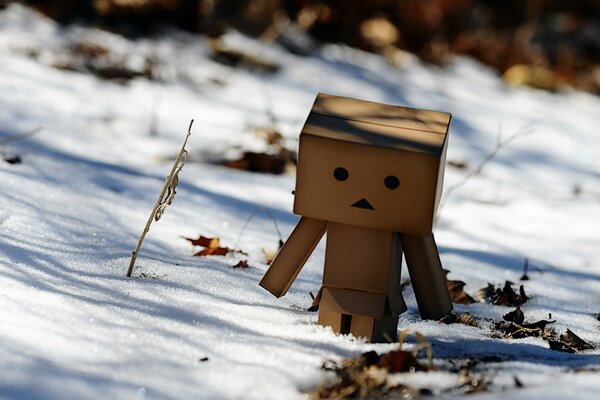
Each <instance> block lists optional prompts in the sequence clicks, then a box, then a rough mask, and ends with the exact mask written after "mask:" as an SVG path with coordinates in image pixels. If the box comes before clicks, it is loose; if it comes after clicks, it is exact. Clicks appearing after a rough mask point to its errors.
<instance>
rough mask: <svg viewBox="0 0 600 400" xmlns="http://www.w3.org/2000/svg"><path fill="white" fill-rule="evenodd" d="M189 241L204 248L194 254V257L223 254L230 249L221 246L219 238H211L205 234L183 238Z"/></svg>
mask: <svg viewBox="0 0 600 400" xmlns="http://www.w3.org/2000/svg"><path fill="white" fill-rule="evenodd" d="M184 239H185V240H187V241H189V242H191V243H192V244H193V245H194V246H202V247H204V249H202V250H200V251H199V252H198V253H196V254H194V256H196V257H205V256H224V255H227V254H228V253H229V252H230V251H231V249H230V248H228V247H221V240H220V239H219V238H217V237H215V238H211V237H207V236H199V237H198V239H191V238H187V237H186V238H184Z"/></svg>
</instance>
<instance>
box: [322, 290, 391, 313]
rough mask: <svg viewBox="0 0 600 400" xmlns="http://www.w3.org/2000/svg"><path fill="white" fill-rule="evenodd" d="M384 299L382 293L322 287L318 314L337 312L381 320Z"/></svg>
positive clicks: (384, 296)
mask: <svg viewBox="0 0 600 400" xmlns="http://www.w3.org/2000/svg"><path fill="white" fill-rule="evenodd" d="M386 297H387V296H386V295H385V294H384V293H371V292H365V291H363V290H352V289H338V288H328V287H323V295H322V297H321V302H320V303H319V312H321V311H323V312H338V313H341V314H350V315H364V316H368V317H374V318H381V317H383V313H384V311H385V301H386Z"/></svg>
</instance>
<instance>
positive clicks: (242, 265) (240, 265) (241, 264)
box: [231, 260, 250, 269]
mask: <svg viewBox="0 0 600 400" xmlns="http://www.w3.org/2000/svg"><path fill="white" fill-rule="evenodd" d="M249 267H250V266H249V265H248V260H241V261H240V262H239V263H237V264H235V265H234V266H233V267H231V268H233V269H236V268H241V269H248V268H249Z"/></svg>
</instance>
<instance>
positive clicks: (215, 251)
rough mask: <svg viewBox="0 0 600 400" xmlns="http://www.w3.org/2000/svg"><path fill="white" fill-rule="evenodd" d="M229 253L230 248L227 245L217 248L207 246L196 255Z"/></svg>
mask: <svg viewBox="0 0 600 400" xmlns="http://www.w3.org/2000/svg"><path fill="white" fill-rule="evenodd" d="M227 253H229V249H228V248H227V247H216V248H209V247H207V248H205V249H202V250H200V251H199V252H197V253H196V254H194V256H196V257H206V256H224V255H227Z"/></svg>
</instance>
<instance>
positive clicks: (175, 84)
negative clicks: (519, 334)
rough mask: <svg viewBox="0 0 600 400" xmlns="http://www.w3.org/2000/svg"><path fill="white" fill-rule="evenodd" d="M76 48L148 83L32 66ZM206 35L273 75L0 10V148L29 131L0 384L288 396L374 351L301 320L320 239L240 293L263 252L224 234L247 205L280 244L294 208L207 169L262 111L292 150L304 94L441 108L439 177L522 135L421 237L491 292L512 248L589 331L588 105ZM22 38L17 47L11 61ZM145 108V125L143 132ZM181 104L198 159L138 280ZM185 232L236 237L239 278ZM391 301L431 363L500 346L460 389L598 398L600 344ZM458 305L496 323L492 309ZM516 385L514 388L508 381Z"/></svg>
mask: <svg viewBox="0 0 600 400" xmlns="http://www.w3.org/2000/svg"><path fill="white" fill-rule="evenodd" d="M82 38H84V39H85V40H88V41H91V42H97V43H102V44H104V45H105V46H107V47H110V48H111V50H113V51H114V52H115V53H116V54H119V55H120V56H122V57H125V59H126V60H127V63H130V65H133V66H135V65H139V63H140V62H141V61H140V60H143V59H144V57H145V56H146V55H148V54H158V55H159V57H160V59H161V64H160V65H159V67H157V68H158V73H159V75H160V78H161V79H160V80H159V81H149V80H147V79H144V78H137V79H134V80H133V81H131V82H130V83H129V84H127V85H121V84H116V83H110V82H107V81H103V80H101V79H99V78H96V77H94V76H92V75H90V74H85V73H79V72H69V71H63V70H59V69H56V68H53V67H51V66H50V65H51V64H52V63H54V62H55V61H57V60H58V59H59V58H60V57H63V56H64V49H66V48H68V46H69V45H71V44H72V43H74V42H76V41H77V40H82ZM226 43H227V45H229V46H231V47H233V48H239V49H252V50H253V51H256V52H257V53H258V54H261V57H263V58H265V59H268V60H273V61H276V62H278V63H280V64H281V66H282V69H281V71H280V72H279V73H278V74H276V75H265V74H259V73H255V72H248V71H246V70H244V69H239V70H232V69H230V68H228V67H224V66H221V65H219V64H216V63H215V62H213V61H211V60H210V58H208V54H209V50H208V49H209V47H208V43H207V42H206V40H205V39H204V38H201V37H196V36H193V35H188V34H183V33H180V32H174V33H172V34H171V35H168V36H166V37H163V38H160V39H155V40H152V41H150V40H141V39H140V40H138V41H129V40H126V39H124V38H121V37H118V36H116V35H114V34H110V33H107V32H102V31H99V30H93V29H92V30H89V29H84V28H82V27H68V28H61V27H59V26H57V25H55V24H54V23H53V22H52V21H49V20H47V19H45V18H43V17H42V16H40V15H37V14H35V13H33V12H31V11H30V10H28V9H26V8H24V7H21V6H18V5H11V6H9V7H7V8H6V9H4V10H3V11H1V12H0V140H1V138H3V137H7V136H9V135H12V134H15V133H19V132H26V131H29V130H32V129H34V128H37V127H41V128H42V131H41V132H40V133H38V134H37V135H35V136H33V137H31V138H27V139H24V140H21V141H17V142H12V143H10V144H5V145H2V147H1V148H0V150H1V151H2V152H4V153H10V154H19V155H21V156H22V158H23V162H22V164H18V165H9V164H8V163H4V162H2V163H0V287H1V288H2V290H1V291H0V305H1V307H0V371H1V373H0V397H3V398H27V399H38V398H39V399H44V398H80V399H87V398H98V397H101V396H102V397H106V398H150V399H163V398H165V399H168V398H210V399H217V398H224V399H237V398H243V399H283V398H285V399H296V398H297V399H302V398H307V397H308V395H307V394H306V393H307V392H310V391H311V390H312V389H314V388H315V387H316V386H317V385H318V384H319V383H320V382H322V380H323V373H322V371H321V370H320V367H321V364H322V363H323V361H324V360H328V359H334V360H340V359H342V358H345V357H353V356H356V355H358V354H360V353H361V352H364V351H368V350H377V351H379V352H384V351H387V350H390V349H393V348H395V347H396V346H397V345H394V344H368V343H365V342H364V340H362V339H356V338H353V337H352V336H343V335H342V336H339V335H335V334H333V333H332V331H331V330H330V329H328V328H324V327H321V326H319V325H317V324H316V314H315V313H309V312H306V311H305V310H306V308H308V306H309V305H310V303H311V299H310V297H309V295H308V293H309V291H312V292H313V293H315V292H316V291H317V290H318V288H319V284H320V279H321V275H320V274H321V270H322V263H323V257H324V247H323V243H321V245H320V246H319V247H318V248H317V249H316V250H315V253H314V254H313V256H312V257H311V258H310V259H309V261H308V263H307V265H306V266H305V268H304V270H303V271H302V272H301V274H300V275H299V277H298V279H297V281H296V282H295V283H294V285H293V286H292V288H291V290H290V292H289V293H288V294H287V295H286V296H285V297H283V298H281V299H275V298H274V297H273V296H272V295H270V294H269V293H268V292H266V291H265V290H263V289H261V288H260V287H259V286H258V281H259V280H260V278H261V277H262V274H263V273H264V271H265V270H266V269H267V266H266V265H265V264H264V259H263V255H262V251H261V249H262V247H263V246H270V247H275V246H276V245H277V241H278V236H277V232H276V230H275V228H274V226H273V222H272V221H271V219H270V218H269V217H268V215H267V214H266V213H258V214H257V216H256V217H255V218H254V219H253V220H252V221H251V222H250V224H249V225H248V228H247V230H246V231H245V233H244V234H243V235H242V237H241V238H240V239H239V241H238V236H239V234H240V230H241V229H242V227H243V225H244V223H245V221H246V219H247V217H248V216H249V215H250V214H252V213H253V212H254V211H256V210H257V209H259V208H261V207H262V208H265V209H266V210H268V211H269V212H270V213H271V214H272V215H273V216H274V217H275V218H276V220H277V222H278V225H279V227H280V229H281V230H282V233H283V235H284V236H286V237H287V235H288V234H289V233H290V232H291V230H292V229H293V227H294V224H295V222H296V221H297V219H298V217H297V216H295V215H294V214H293V213H292V212H291V208H292V202H293V197H292V195H291V190H293V187H294V176H293V174H288V175H283V176H270V175H262V174H254V173H249V172H244V171H237V170H229V169H225V168H222V167H219V166H215V165H212V164H209V163H207V162H206V161H207V160H209V159H212V158H214V157H215V156H217V155H223V154H224V153H226V152H229V153H231V152H233V153H235V152H236V151H237V152H239V151H240V149H255V150H260V149H261V146H264V145H263V144H262V142H261V141H260V140H258V139H256V137H255V136H254V135H253V134H252V132H251V129H250V127H253V126H254V127H268V126H269V124H270V122H269V121H270V119H269V116H268V112H267V111H269V112H271V113H272V114H273V115H275V117H276V128H277V129H278V130H279V131H280V132H282V133H283V134H284V135H285V136H286V138H287V139H286V140H287V143H288V144H289V145H290V147H292V148H293V147H294V146H295V143H296V140H297V134H298V132H299V130H300V128H301V126H302V124H303V122H304V118H305V117H306V115H307V113H308V111H309V109H310V106H311V103H312V101H313V99H314V96H315V94H316V93H317V92H329V93H334V94H339V95H348V96H354V97H361V98H365V99H369V100H374V101H381V102H389V103H396V104H404V105H408V106H413V107H420V108H428V109H436V110H443V111H449V112H451V113H452V114H453V122H452V126H451V139H450V146H449V150H448V151H449V153H448V159H449V160H453V161H465V162H466V163H467V164H468V169H467V170H461V169H457V168H453V167H451V166H448V167H447V169H446V178H445V186H446V188H448V187H451V186H452V185H455V184H456V183H458V182H460V181H461V179H462V178H463V177H464V176H465V175H466V174H467V173H468V171H469V170H470V169H473V168H475V167H476V166H477V165H478V164H479V162H480V161H481V160H483V159H484V158H485V157H486V155H487V154H489V152H490V151H491V150H492V149H493V148H494V146H495V144H496V142H497V140H498V135H499V132H501V133H502V137H503V138H504V139H506V138H508V137H510V136H511V135H513V134H520V135H519V136H518V137H517V138H516V139H515V140H514V141H513V142H511V143H510V144H509V145H507V146H506V147H504V148H503V149H502V150H501V151H500V152H499V153H498V155H497V156H496V157H495V158H494V159H493V160H492V161H491V162H489V163H487V164H486V166H485V167H484V169H483V171H482V173H480V174H479V175H477V176H475V177H473V178H471V179H469V180H468V181H467V182H466V183H465V184H464V185H463V186H462V187H460V188H458V189H456V190H455V191H454V192H453V193H452V195H450V197H448V198H447V201H446V202H445V204H444V206H443V208H442V209H441V210H440V214H439V219H438V221H437V226H436V231H435V232H436V239H437V242H438V244H439V246H440V250H441V258H442V261H443V264H444V266H445V268H447V269H449V270H451V274H450V277H451V278H453V279H460V280H463V281H465V282H466V283H467V286H466V287H465V289H466V290H467V291H468V292H469V293H471V294H473V293H474V292H475V291H476V290H477V289H479V288H481V287H484V286H486V285H487V283H488V282H492V283H495V284H500V283H503V282H504V280H507V279H508V280H511V281H513V282H518V279H519V277H520V276H521V273H522V266H523V262H524V259H525V257H527V258H529V260H530V273H529V275H530V277H531V280H530V281H527V282H522V283H523V284H524V285H525V289H526V292H527V294H529V295H531V296H532V298H531V300H529V301H528V302H527V303H526V304H525V305H524V306H523V311H524V312H525V316H526V319H527V320H531V321H533V320H538V319H545V318H547V317H548V313H552V318H553V319H556V320H557V322H556V323H555V324H554V325H553V326H554V327H556V328H557V329H558V330H559V331H564V329H566V328H569V329H571V330H572V331H574V332H575V333H576V334H577V335H579V336H580V337H582V338H583V339H584V340H587V341H589V342H592V343H595V344H600V322H598V321H597V320H596V319H595V314H596V313H598V312H600V253H599V252H598V250H597V249H598V245H599V241H600V224H599V222H598V221H599V218H600V189H599V188H600V186H599V184H600V141H598V140H597V136H598V129H597V119H598V115H599V111H600V99H599V98H598V97H595V96H592V95H589V94H585V93H579V92H564V93H547V92H541V91H536V90H531V89H526V88H508V87H505V86H504V85H503V84H502V82H501V80H500V79H499V78H498V76H497V75H496V74H495V73H494V72H493V71H491V70H489V69H487V68H486V67H484V66H482V65H480V64H478V63H477V62H475V61H473V60H470V59H465V58H457V59H456V60H455V61H454V62H452V63H451V64H450V65H449V66H447V67H444V68H439V67H431V66H425V65H422V64H421V63H420V62H419V61H418V60H415V59H412V58H411V59H409V60H408V61H407V62H406V64H404V65H402V66H400V67H395V66H392V65H390V64H388V63H387V62H386V61H385V60H383V59H382V58H380V57H378V56H375V55H371V54H366V53H363V52H360V51H358V50H355V49H350V48H346V47H343V46H338V45H327V46H324V47H323V48H322V49H320V50H319V51H317V52H316V53H315V54H314V55H312V56H310V57H298V56H294V55H292V54H289V53H287V52H285V51H284V50H283V49H281V48H279V47H278V46H277V45H270V46H268V47H265V46H264V45H261V44H260V43H257V42H255V41H253V40H251V39H248V38H245V37H243V36H241V35H239V34H235V33H231V34H229V35H228V36H227V37H226ZM31 50H36V51H37V52H38V53H39V54H38V56H34V57H32V56H28V55H27V54H29V53H30V52H31ZM136 63H137V64H136ZM214 79H218V80H224V81H225V85H219V84H216V83H214ZM153 108H154V109H155V110H156V116H155V118H156V129H157V131H158V135H157V136H150V135H149V132H150V126H151V120H152V118H153V111H152V110H153ZM191 118H194V119H195V120H196V122H195V126H194V129H193V135H192V137H191V139H190V143H189V150H190V154H191V157H192V158H193V159H194V160H196V161H198V162H193V163H192V162H188V163H187V164H186V165H185V167H184V169H183V171H182V173H181V174H180V184H179V186H178V194H177V196H176V198H175V201H174V202H173V205H172V206H171V207H169V208H168V209H167V211H166V213H165V215H164V216H163V218H162V219H161V220H160V221H159V222H158V223H155V224H154V225H153V226H152V229H151V231H150V233H149V235H148V237H147V238H146V241H145V243H144V246H143V247H142V251H141V253H140V256H139V258H138V262H137V268H136V270H135V272H134V276H136V278H126V277H125V276H124V275H125V272H126V269H127V265H128V262H129V258H130V256H131V251H132V250H133V248H134V247H135V244H136V242H137V240H138V238H139V234H140V233H141V230H142V227H143V225H144V223H145V221H146V219H147V217H148V214H149V212H150V210H151V207H152V205H153V203H154V201H155V198H156V196H157V195H158V193H159V191H160V188H161V187H162V184H163V181H164V178H165V175H166V173H167V172H168V170H169V168H170V162H172V161H170V160H172V157H174V155H175V154H176V152H177V150H178V148H179V146H180V145H181V141H182V140H183V136H184V133H185V129H186V128H187V125H188V123H189V120H190V119H191ZM527 129H530V130H531V132H530V133H524V132H525V131H526V130H527ZM229 153H228V154H229ZM576 188H578V190H576ZM198 234H203V235H208V236H219V237H220V238H221V240H222V243H223V244H224V245H226V246H227V245H228V246H233V245H234V244H235V245H236V246H237V247H239V248H241V249H243V250H245V251H246V252H248V254H249V257H248V258H249V263H250V265H251V268H250V269H248V270H239V269H231V268H230V266H232V265H234V264H236V263H237V262H238V261H239V260H240V259H241V258H242V257H240V256H239V255H236V256H234V257H207V258H198V257H192V256H191V255H192V252H193V249H192V247H191V246H190V245H189V243H187V242H186V241H185V240H183V239H182V236H188V237H192V236H196V235H198ZM141 273H144V274H146V275H152V276H154V277H155V278H156V279H151V278H141V277H139V276H140V274H141ZM403 273H404V274H405V276H406V272H403ZM405 297H406V301H407V305H408V308H409V310H408V311H407V312H406V313H405V314H403V315H401V317H400V324H399V329H405V328H407V329H409V330H411V331H413V330H416V331H419V332H421V333H423V334H424V335H425V337H426V339H427V340H428V342H430V343H431V344H432V346H433V351H434V357H435V359H436V362H442V363H443V362H444V360H451V359H457V360H460V359H462V358H465V357H471V358H478V357H479V358H480V357H482V356H485V355H495V356H498V357H499V359H500V360H502V361H499V362H491V363H487V364H485V365H484V366H483V367H480V368H482V371H483V372H484V373H486V374H487V375H488V377H489V379H491V380H492V382H493V385H492V390H491V392H490V393H483V394H478V395H476V396H477V397H481V398H485V399H493V398H505V397H506V396H508V395H510V396H511V397H514V398H524V399H525V398H527V399H537V398H539V399H553V398H555V399H562V398H567V397H570V396H571V395H575V394H576V395H577V396H578V397H580V398H595V397H596V396H597V392H598V390H599V389H600V380H599V379H598V377H599V372H598V371H600V350H591V351H587V352H584V353H582V354H565V353H559V352H556V351H551V350H549V349H548V345H547V344H546V343H545V342H544V341H542V340H541V339H532V338H530V339H520V340H506V339H497V338H493V337H492V332H491V328H489V329H477V328H473V327H469V326H463V325H440V324H438V323H437V322H433V321H421V320H420V319H419V317H418V312H417V308H416V302H415V299H414V295H413V293H412V290H411V289H410V288H408V289H406V291H405ZM456 309H457V311H460V312H470V313H472V314H473V315H475V316H477V317H485V318H492V319H496V320H498V319H501V318H502V315H503V314H505V313H506V312H508V311H509V309H508V308H506V307H502V306H493V305H486V304H475V305H470V306H460V305H459V306H456ZM408 346H409V348H410V347H411V346H414V342H413V341H409V343H408ZM204 357H208V360H206V361H201V359H203V358H204ZM513 376H518V378H519V380H521V381H522V382H523V383H524V384H525V388H522V389H517V388H515V387H514V382H513ZM402 379H405V380H406V383H408V384H412V385H414V386H415V387H443V386H444V385H445V386H452V379H453V378H452V376H448V375H444V373H443V372H439V373H435V374H431V377H429V378H428V377H427V374H422V373H421V374H415V375H414V376H411V375H407V376H405V377H403V378H402ZM428 385H429V386H428ZM436 385H437V386H436ZM457 396H458V397H460V395H457Z"/></svg>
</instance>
